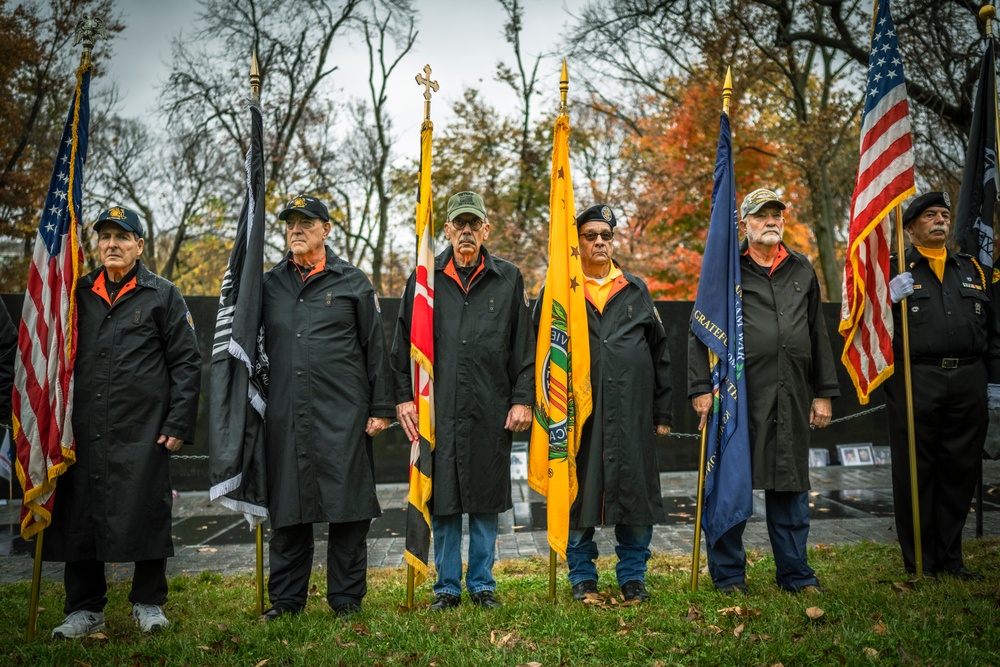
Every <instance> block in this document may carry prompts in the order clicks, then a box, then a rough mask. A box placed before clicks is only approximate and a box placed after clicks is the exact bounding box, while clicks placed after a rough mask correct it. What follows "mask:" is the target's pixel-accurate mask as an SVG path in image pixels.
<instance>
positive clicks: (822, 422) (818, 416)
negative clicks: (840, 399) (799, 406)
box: [809, 398, 833, 428]
mask: <svg viewBox="0 0 1000 667" xmlns="http://www.w3.org/2000/svg"><path fill="white" fill-rule="evenodd" d="M831 417H833V401H831V400H830V399H829V398H814V399H813V404H812V408H810V409H809V423H810V424H812V425H813V426H815V427H816V428H826V427H827V426H829V425H830V418H831Z"/></svg>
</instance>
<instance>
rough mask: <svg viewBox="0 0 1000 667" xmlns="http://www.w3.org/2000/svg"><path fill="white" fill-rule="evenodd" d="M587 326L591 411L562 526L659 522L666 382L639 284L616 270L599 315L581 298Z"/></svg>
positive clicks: (665, 362)
mask: <svg viewBox="0 0 1000 667" xmlns="http://www.w3.org/2000/svg"><path fill="white" fill-rule="evenodd" d="M616 265H617V262H616ZM619 268H621V267H619ZM541 303H542V299H541V297H539V299H538V301H537V302H536V305H535V320H536V321H538V320H539V319H540V317H541V313H540V312H539V310H538V308H539V304H541ZM587 327H588V329H589V333H590V382H591V386H592V388H593V396H594V411H593V412H592V413H591V415H590V418H589V419H587V421H586V423H585V424H584V425H583V432H582V434H581V441H580V451H579V453H578V454H577V457H576V476H577V481H578V482H579V485H580V492H579V494H578V495H577V497H576V500H575V501H574V502H573V506H572V507H571V508H570V527H571V528H574V529H581V528H589V527H591V526H600V525H604V524H607V525H615V524H624V525H637V526H649V525H652V524H654V523H660V522H661V521H663V520H664V519H665V518H666V517H665V515H664V511H663V499H662V497H661V492H660V467H659V464H658V463H657V460H656V427H657V426H671V425H672V418H673V412H672V407H671V397H672V394H673V387H672V383H671V379H670V351H669V349H668V348H667V335H666V333H665V332H664V330H663V323H662V322H661V321H660V317H659V315H658V314H657V312H656V307H655V306H654V305H653V299H652V297H651V296H650V295H649V289H648V288H647V287H646V284H645V283H644V282H642V280H640V279H639V278H637V277H636V276H634V275H632V274H631V273H628V272H627V271H624V270H622V275H621V277H619V278H618V279H617V281H616V284H615V285H614V286H613V287H612V295H611V296H610V297H609V298H608V301H607V303H605V304H604V312H603V314H602V313H601V312H600V311H599V310H598V309H597V307H596V306H595V305H594V304H593V303H590V302H589V301H588V303H587Z"/></svg>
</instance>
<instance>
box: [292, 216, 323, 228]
mask: <svg viewBox="0 0 1000 667" xmlns="http://www.w3.org/2000/svg"><path fill="white" fill-rule="evenodd" d="M317 222H318V220H315V219H313V218H289V219H287V220H285V227H286V228H287V229H294V228H295V226H296V225H298V227H299V229H302V230H306V229H312V228H313V227H315V226H316V223H317Z"/></svg>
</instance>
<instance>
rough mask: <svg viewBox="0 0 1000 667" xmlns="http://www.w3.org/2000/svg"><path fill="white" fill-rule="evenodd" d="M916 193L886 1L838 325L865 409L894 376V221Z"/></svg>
mask: <svg viewBox="0 0 1000 667" xmlns="http://www.w3.org/2000/svg"><path fill="white" fill-rule="evenodd" d="M913 192H914V182H913V139H912V135H911V133H910V107H909V101H908V100H907V96H906V82H905V78H904V76H903V61H902V59H901V58H900V56H899V41H898V39H897V36H896V29H895V26H894V25H893V22H892V14H891V12H890V10H889V0H880V2H879V4H878V7H877V9H876V16H875V30H874V31H873V32H872V41H871V54H870V55H869V58H868V82H867V85H866V86H865V112H864V116H863V117H862V120H861V158H860V161H859V164H858V175H857V180H856V182H855V185H854V196H853V197H852V199H851V226H850V235H849V241H848V251H847V261H846V262H845V264H844V294H843V301H842V306H841V317H840V332H841V333H842V334H843V335H844V352H843V354H842V355H841V361H842V362H843V363H844V366H845V367H846V368H847V372H848V373H849V374H850V376H851V379H852V380H853V381H854V387H855V389H856V390H857V392H858V401H859V402H860V403H861V404H862V405H864V404H866V403H868V397H869V395H870V394H871V392H872V390H874V389H875V388H876V387H877V386H878V385H879V384H881V383H882V382H883V381H884V380H885V379H886V378H887V377H889V376H890V375H892V368H893V356H892V303H891V302H890V300H889V218H888V215H889V211H891V210H892V209H893V208H894V207H896V206H897V205H898V204H900V203H902V202H903V200H904V199H906V198H907V197H909V196H910V195H911V194H913Z"/></svg>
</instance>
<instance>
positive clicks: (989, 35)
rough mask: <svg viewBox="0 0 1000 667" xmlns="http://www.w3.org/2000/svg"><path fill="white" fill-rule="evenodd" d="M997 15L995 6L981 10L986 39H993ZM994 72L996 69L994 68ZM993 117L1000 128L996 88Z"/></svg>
mask: <svg viewBox="0 0 1000 667" xmlns="http://www.w3.org/2000/svg"><path fill="white" fill-rule="evenodd" d="M996 15H997V11H996V9H995V8H994V7H993V5H984V6H983V7H982V8H981V9H980V10H979V18H980V19H982V20H983V22H984V23H985V24H986V39H993V17H995V16H996ZM994 71H996V67H995V66H994ZM993 117H994V122H995V123H996V126H997V127H998V128H1000V104H998V102H997V95H996V88H995V87H994V95H993ZM996 149H997V155H1000V132H997V146H996Z"/></svg>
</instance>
